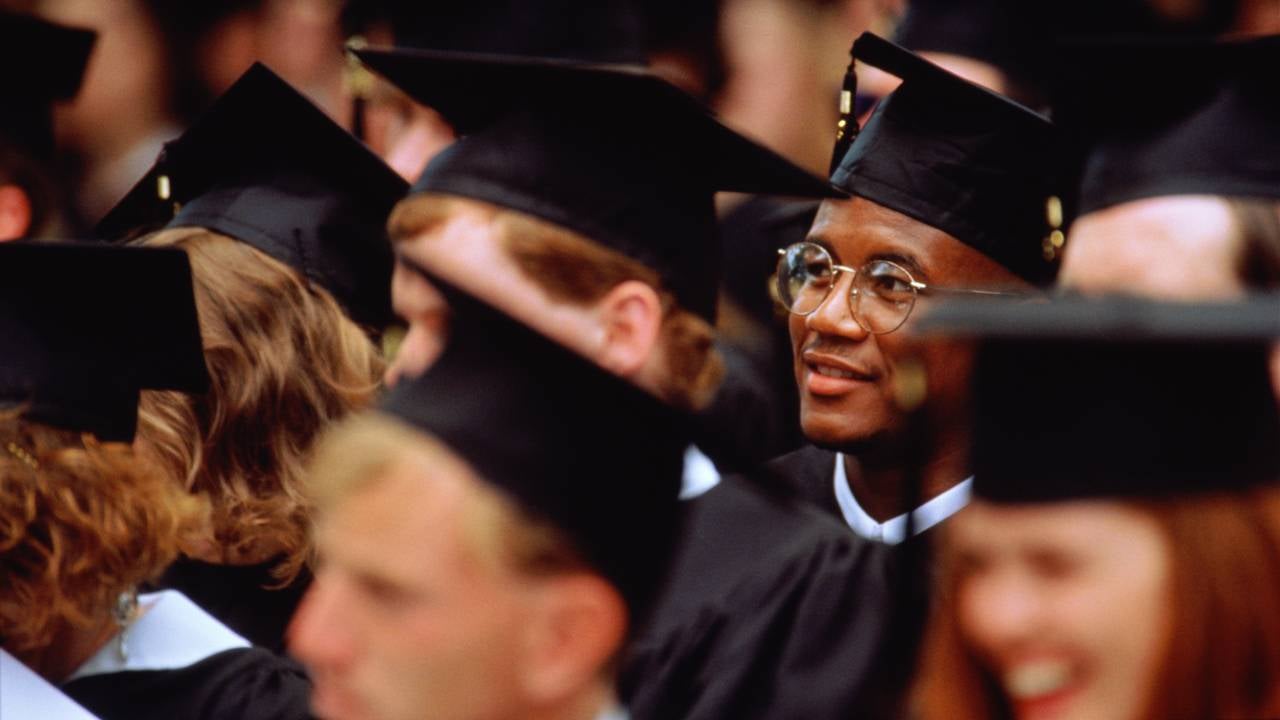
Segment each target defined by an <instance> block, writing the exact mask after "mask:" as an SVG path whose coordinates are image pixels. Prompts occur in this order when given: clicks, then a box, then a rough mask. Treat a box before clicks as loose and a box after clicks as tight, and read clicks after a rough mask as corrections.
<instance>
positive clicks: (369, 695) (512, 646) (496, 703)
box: [290, 461, 537, 720]
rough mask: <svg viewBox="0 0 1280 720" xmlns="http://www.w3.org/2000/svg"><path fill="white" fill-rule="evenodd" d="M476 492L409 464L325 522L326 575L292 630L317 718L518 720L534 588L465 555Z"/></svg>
mask: <svg viewBox="0 0 1280 720" xmlns="http://www.w3.org/2000/svg"><path fill="white" fill-rule="evenodd" d="M475 482H476V481H475V480H473V479H472V478H470V477H469V476H467V475H465V474H464V473H461V472H453V471H448V470H447V469H443V470H442V469H439V468H435V467H424V466H423V465H421V464H419V463H416V462H410V461H406V462H404V463H402V464H400V465H398V466H395V467H394V469H392V470H391V471H389V472H387V473H385V474H384V475H383V476H381V477H378V478H374V482H373V483H372V484H370V485H368V486H366V487H364V488H361V489H357V490H355V491H353V493H352V494H351V495H349V496H348V497H346V498H345V499H344V500H342V501H339V502H338V503H337V504H336V505H335V506H334V507H333V508H331V509H330V510H329V511H327V512H324V513H322V514H321V516H320V519H319V522H318V524H317V528H316V539H317V544H318V547H319V551H320V557H321V563H320V566H319V570H318V571H317V573H316V579H315V584H314V585H313V586H312V587H311V590H310V591H309V592H308V594H307V596H306V598H305V599H304V600H303V603H302V605H301V606H300V607H299V610H298V613H297V615H296V616H295V618H294V621H293V626H292V627H291V629H290V649H291V650H292V652H293V653H294V654H295V655H296V657H298V658H299V659H300V660H301V661H302V662H303V663H305V664H306V665H307V667H308V669H309V670H310V672H311V676H312V678H313V679H314V681H315V692H314V695H313V699H312V703H313V707H314V710H315V711H316V713H317V714H319V715H320V716H321V717H324V718H344V719H354V718H369V719H376V720H399V719H401V718H404V719H409V718H413V719H414V720H421V719H423V718H440V719H449V720H453V719H455V718H457V719H462V718H465V719H472V718H474V719H477V720H479V719H483V718H498V717H519V716H520V715H521V711H520V708H521V702H522V700H521V698H522V697H523V696H522V694H521V692H520V683H519V681H518V679H517V678H518V675H517V673H518V669H517V668H518V667H519V665H520V663H521V658H522V655H521V648H522V647H523V645H522V641H523V639H524V638H523V635H522V633H521V629H522V628H526V627H528V626H529V625H530V620H531V618H532V617H534V614H535V612H536V608H537V602H536V600H535V599H534V588H535V587H536V585H535V583H534V581H531V580H526V579H524V578H522V577H521V576H518V575H516V574H514V573H513V572H511V571H510V570H507V569H505V568H501V567H497V566H496V564H494V563H486V562H482V561H480V560H478V559H477V556H476V554H475V553H474V552H472V551H471V550H470V547H469V546H468V545H467V544H466V542H467V541H466V535H465V534H464V527H463V518H464V517H465V515H466V510H467V503H468V502H469V497H470V495H471V493H474V492H475V487H474V483H475Z"/></svg>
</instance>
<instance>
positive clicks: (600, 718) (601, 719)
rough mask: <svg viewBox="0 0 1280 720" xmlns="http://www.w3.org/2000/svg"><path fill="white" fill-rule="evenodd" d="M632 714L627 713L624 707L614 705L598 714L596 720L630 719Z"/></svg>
mask: <svg viewBox="0 0 1280 720" xmlns="http://www.w3.org/2000/svg"><path fill="white" fill-rule="evenodd" d="M630 718H631V716H630V715H628V714H627V711H626V710H623V709H622V707H620V706H618V705H614V706H613V707H611V708H609V709H608V710H605V711H604V712H602V713H600V714H599V715H597V716H596V720H630Z"/></svg>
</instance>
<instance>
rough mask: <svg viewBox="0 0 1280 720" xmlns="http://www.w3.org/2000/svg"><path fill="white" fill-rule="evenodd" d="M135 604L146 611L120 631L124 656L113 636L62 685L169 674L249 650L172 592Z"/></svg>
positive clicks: (143, 598)
mask: <svg viewBox="0 0 1280 720" xmlns="http://www.w3.org/2000/svg"><path fill="white" fill-rule="evenodd" d="M138 605H139V607H140V608H141V609H144V610H145V612H143V613H142V616H141V617H139V618H138V619H137V620H135V621H134V622H133V624H131V625H129V627H128V628H126V629H125V630H124V632H125V648H126V650H127V651H128V653H127V654H128V657H127V658H126V659H123V660H122V659H121V658H120V650H119V646H118V644H117V638H118V637H119V636H118V635H117V636H115V637H112V638H111V640H109V641H108V642H107V644H106V645H103V646H102V649H101V650H99V651H98V652H97V653H96V654H94V656H93V657H91V658H89V659H88V660H87V661H86V662H85V663H84V664H83V665H81V666H80V667H79V668H78V669H77V670H76V671H75V672H74V673H72V674H71V677H69V678H67V682H70V681H72V680H75V679H77V678H82V677H88V676H90V675H106V674H108V673H118V672H125V671H128V670H174V669H177V668H184V667H187V666H189V665H194V664H195V663H198V662H200V661H201V660H204V659H205V658H207V657H210V656H212V655H216V654H218V653H220V652H223V651H225V650H231V649H234V648H247V647H250V645H249V641H248V640H245V639H244V638H242V637H240V636H239V635H237V634H235V633H234V632H232V631H231V629H230V628H228V627H227V626H226V625H223V624H222V623H220V622H218V621H217V620H216V619H215V618H214V617H213V616H212V615H210V614H209V613H207V612H205V611H204V610H201V609H200V607H199V606H198V605H196V604H195V603H193V602H191V601H190V600H188V599H187V596H186V595H183V594H182V593H180V592H178V591H176V590H162V591H160V592H158V593H151V594H148V595H140V596H138Z"/></svg>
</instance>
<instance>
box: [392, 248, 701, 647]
mask: <svg viewBox="0 0 1280 720" xmlns="http://www.w3.org/2000/svg"><path fill="white" fill-rule="evenodd" d="M420 272H423V274H424V275H426V277H427V278H428V279H429V281H430V282H431V283H432V284H433V285H435V286H436V287H437V288H438V289H440V291H441V292H442V293H443V294H444V296H445V299H446V301H447V302H448V305H449V310H450V322H449V339H448V342H447V344H446V346H445V349H444V352H443V353H442V355H441V356H440V358H439V359H438V360H437V361H436V362H435V363H434V364H433V365H432V366H431V368H430V369H429V370H428V371H427V372H426V373H425V374H424V375H423V376H421V377H420V378H417V379H415V380H408V381H404V382H402V383H400V384H398V385H397V386H396V387H395V388H394V389H393V390H392V391H391V392H390V393H389V394H388V395H387V397H386V398H385V399H384V400H383V402H382V405H381V408H382V410H383V411H385V412H387V413H390V414H392V415H395V416H397V417H399V418H402V419H403V420H405V421H407V422H408V423H410V424H412V425H414V426H416V427H418V428H420V429H422V430H424V431H426V432H427V433H430V434H431V435H434V436H436V437H437V438H439V439H440V440H441V441H443V442H444V443H445V444H447V445H448V446H449V447H451V448H452V449H453V450H454V452H456V453H458V454H459V455H460V456H462V457H463V458H464V459H466V461H467V462H468V463H470V464H471V466H472V467H473V468H474V469H475V470H476V471H477V472H478V473H479V475H480V476H481V477H482V478H483V479H484V480H486V481H487V482H488V483H490V484H491V485H492V486H494V487H496V488H498V489H499V490H501V491H502V492H503V493H505V494H506V495H508V496H509V497H511V498H514V499H515V501H516V502H517V504H518V505H519V506H520V507H521V508H523V509H524V510H526V511H527V512H529V513H531V514H532V515H534V516H535V517H539V518H542V519H544V520H546V521H549V522H551V523H552V524H554V525H555V526H556V527H558V528H560V529H561V530H562V531H564V532H565V533H566V534H567V535H568V537H569V538H570V539H571V540H572V541H573V542H574V543H575V546H576V549H577V550H578V551H579V552H581V553H583V555H584V556H585V559H586V560H587V561H588V562H589V563H590V564H591V565H592V567H593V568H595V569H596V570H597V571H598V572H600V573H601V575H603V576H604V577H606V578H607V579H609V580H610V581H611V582H612V583H613V584H614V585H615V586H616V587H618V588H619V590H620V591H621V593H622V595H623V597H624V599H625V600H626V601H627V603H628V605H629V606H630V608H631V612H632V629H635V628H636V626H637V625H638V623H639V619H640V618H641V617H643V615H644V614H645V612H646V610H647V609H648V607H649V605H650V603H651V602H652V600H653V598H654V594H655V593H656V592H657V590H658V589H659V588H660V587H661V584H662V583H661V581H662V578H663V577H664V574H665V572H666V567H667V563H668V561H669V558H670V553H671V550H672V547H673V544H674V542H675V541H676V539H677V496H678V494H679V490H680V478H681V472H682V467H683V466H682V457H683V453H684V449H685V447H686V445H687V444H688V442H689V440H688V435H687V433H686V432H684V431H682V430H681V429H680V428H682V427H685V422H684V420H683V419H682V418H681V417H680V416H679V415H678V414H677V413H676V412H675V411H673V410H671V409H669V408H667V407H666V406H664V405H663V404H662V403H661V402H659V401H658V400H657V399H655V398H653V397H651V396H650V395H648V394H647V393H645V392H643V391H641V390H640V389H638V388H636V387H634V386H633V385H631V384H630V383H628V382H626V381H625V380H622V379H620V378H618V377H616V376H614V375H612V374H610V373H608V372H606V371H604V370H602V369H601V368H599V367H597V366H596V365H595V364H593V363H591V362H589V361H587V360H586V359H584V358H582V357H580V356H578V355H576V354H574V353H572V352H570V351H569V350H567V349H565V348H563V347H561V346H560V345H558V344H556V343H555V342H553V341H551V340H549V339H547V338H545V337H543V336H542V335H540V334H538V333H537V332H534V331H533V330H530V329H529V328H527V327H525V326H524V325H521V324H520V323H518V322H516V321H515V320H512V319H511V318H510V317H508V316H507V315H504V314H503V313H501V312H499V311H497V310H495V309H493V308H491V307H490V306H488V305H486V304H484V303H483V302H481V301H480V300H477V299H476V298H474V297H472V296H470V295H467V294H466V293H464V292H463V291H461V290H458V289H457V288H455V287H453V286H451V285H449V284H448V283H446V282H444V281H442V280H439V279H438V278H436V277H434V276H432V275H430V274H428V273H426V271H420Z"/></svg>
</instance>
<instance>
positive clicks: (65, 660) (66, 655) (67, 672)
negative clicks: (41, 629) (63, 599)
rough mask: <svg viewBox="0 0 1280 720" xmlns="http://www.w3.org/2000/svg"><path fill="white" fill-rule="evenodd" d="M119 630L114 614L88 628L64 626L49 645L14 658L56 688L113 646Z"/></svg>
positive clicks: (16, 653) (98, 620) (15, 654)
mask: <svg viewBox="0 0 1280 720" xmlns="http://www.w3.org/2000/svg"><path fill="white" fill-rule="evenodd" d="M119 630H120V628H119V627H118V626H117V625H116V622H115V620H114V619H112V617H111V616H110V614H107V615H105V616H103V617H100V618H98V619H97V620H96V621H95V622H93V623H91V624H90V625H87V626H80V625H72V624H71V623H66V622H64V623H63V625H62V627H61V628H59V629H58V630H57V632H55V633H54V635H53V638H52V639H51V641H50V642H49V643H48V645H46V646H45V647H43V648H39V649H37V650H35V651H32V652H29V653H19V652H15V653H14V656H15V657H17V658H18V659H19V660H21V661H22V662H23V664H25V665H26V666H27V667H29V668H31V670H32V672H34V673H36V674H37V675H39V676H40V677H42V678H44V679H45V680H48V681H49V682H50V683H53V684H54V685H60V684H62V683H63V682H64V681H65V680H66V679H67V678H68V677H70V676H71V673H73V672H75V671H76V670H77V669H78V668H79V667H80V666H81V665H83V664H85V662H87V661H88V660H89V658H91V657H93V656H94V654H96V653H97V652H98V651H99V650H101V649H102V646H104V645H106V644H107V643H108V642H110V641H111V639H112V638H114V637H115V636H116V633H117V632H119ZM6 649H7V648H6Z"/></svg>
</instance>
